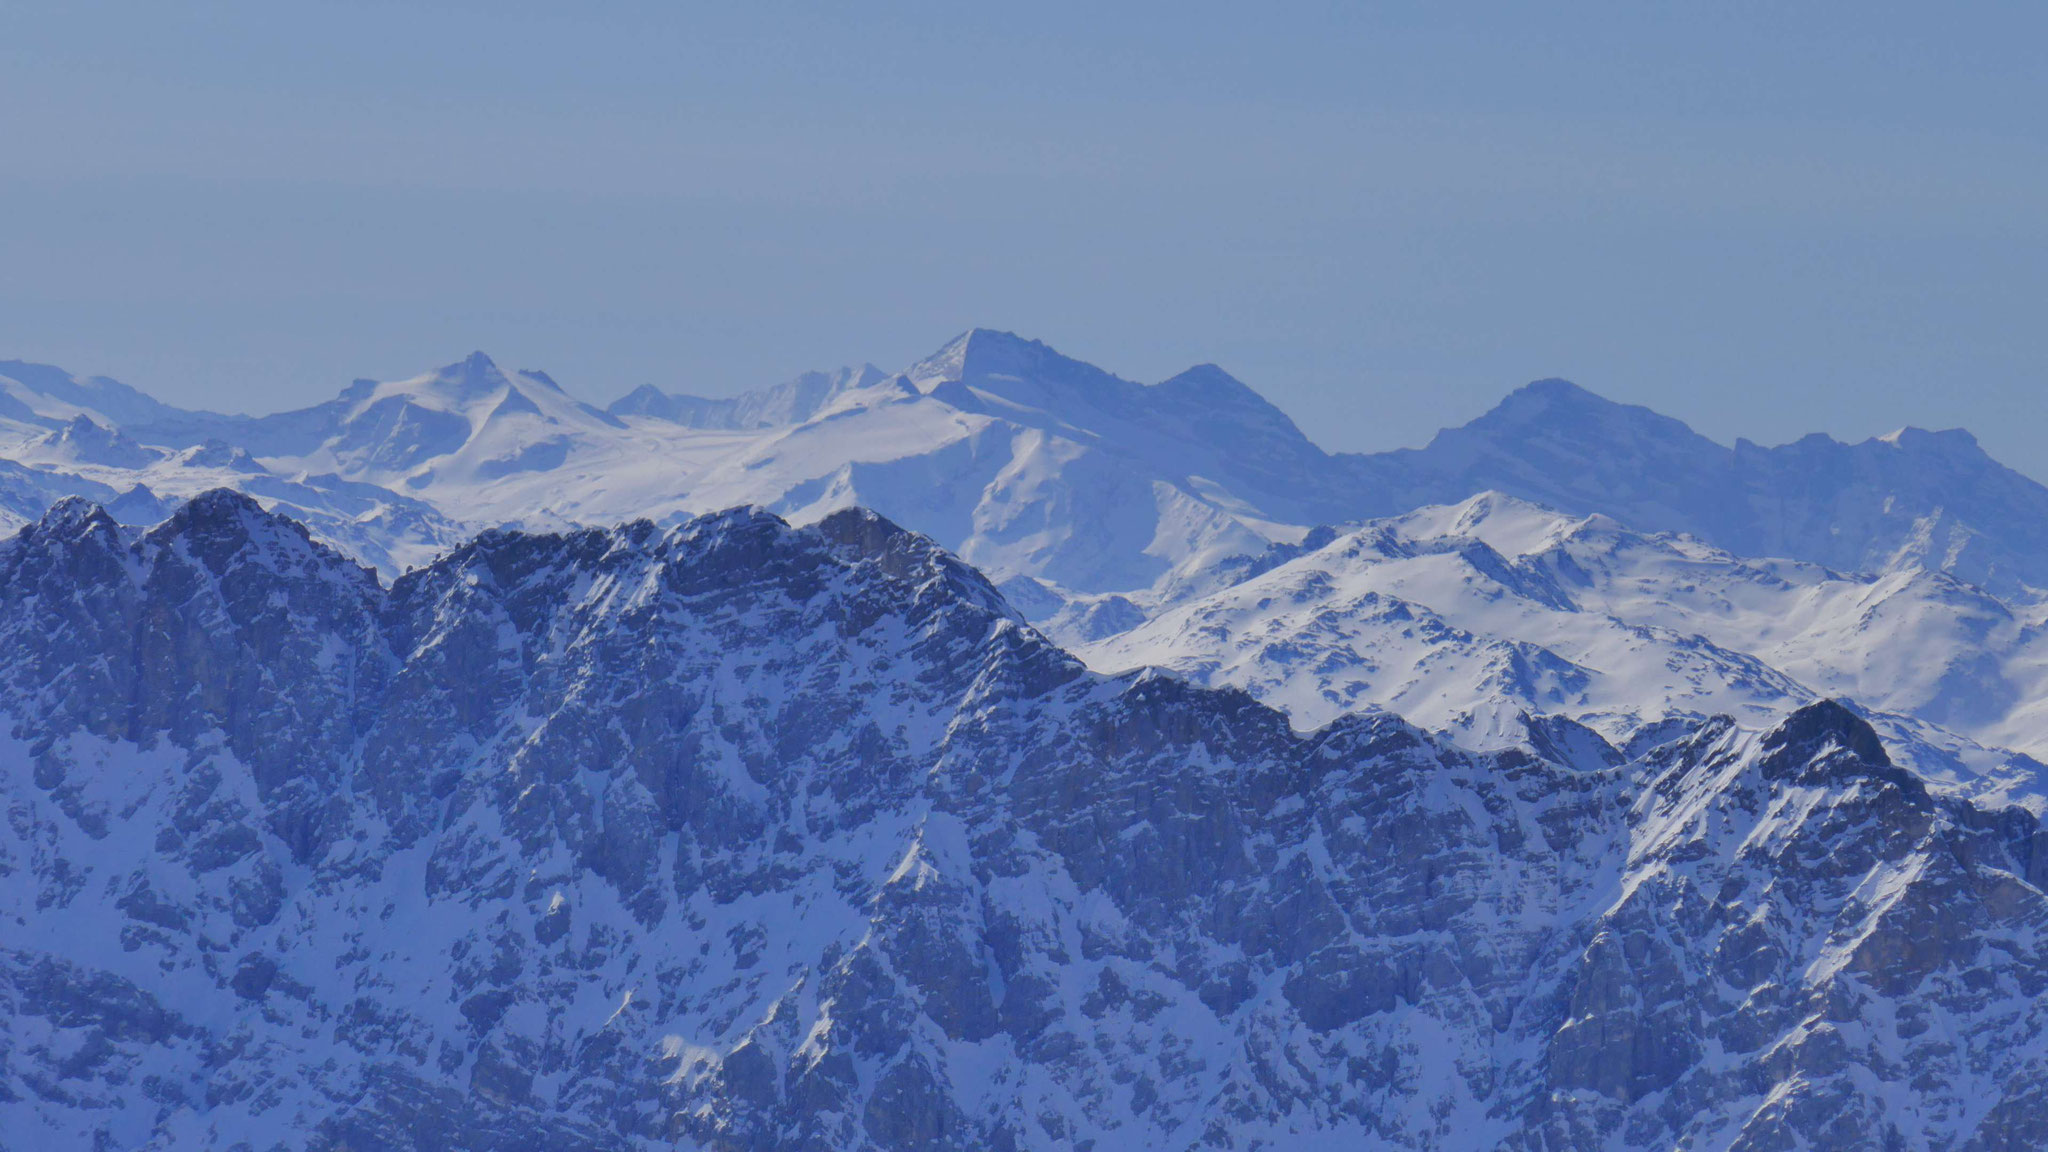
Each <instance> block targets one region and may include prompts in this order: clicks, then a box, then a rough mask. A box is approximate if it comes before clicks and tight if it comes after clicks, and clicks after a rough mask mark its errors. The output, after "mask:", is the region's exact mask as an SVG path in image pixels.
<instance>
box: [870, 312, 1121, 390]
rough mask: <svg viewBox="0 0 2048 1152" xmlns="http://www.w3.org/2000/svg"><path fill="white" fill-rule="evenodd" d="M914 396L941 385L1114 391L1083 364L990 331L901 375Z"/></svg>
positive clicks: (965, 338)
mask: <svg viewBox="0 0 2048 1152" xmlns="http://www.w3.org/2000/svg"><path fill="white" fill-rule="evenodd" d="M906 375H908V376H909V377H910V379H911V381H912V382H913V383H915V384H916V385H917V386H918V387H919V388H920V390H922V391H927V392H928V391H930V390H931V389H932V388H933V387H934V386H936V385H938V384H940V383H944V382H947V381H956V380H957V381H965V382H972V381H977V380H1004V379H1013V380H1047V379H1061V380H1066V379H1075V380H1079V379H1083V378H1085V379H1088V380H1090V381H1099V382H1104V383H1109V384H1111V385H1112V386H1114V384H1115V383H1117V382H1118V381H1117V378H1116V377H1115V376H1112V375H1110V374H1109V373H1107V372H1104V371H1103V370H1102V369H1100V368H1097V367H1095V366H1094V365H1092V364H1089V363H1086V362H1085V361H1081V360H1076V359H1074V358H1072V357H1070V356H1063V355H1061V354H1060V353H1059V352H1058V351H1056V350H1054V349H1053V348H1052V347H1051V346H1050V345H1048V344H1046V343H1045V342H1044V341H1041V340H1030V339H1026V338H1025V337H1022V336H1019V335H1017V334H1016V333H1014V332H1003V331H999V330H997V329H994V328H971V329H969V330H967V331H966V332H963V333H961V334H960V335H959V336H958V337H955V338H954V339H953V340H952V341H951V342H950V343H948V344H947V345H946V346H945V347H943V348H941V349H939V350H938V351H937V352H934V353H932V354H931V355H930V356H927V357H925V358H924V359H923V360H921V361H919V362H918V363H917V364H916V366H914V367H912V368H911V369H910V371H909V372H908V373H906Z"/></svg>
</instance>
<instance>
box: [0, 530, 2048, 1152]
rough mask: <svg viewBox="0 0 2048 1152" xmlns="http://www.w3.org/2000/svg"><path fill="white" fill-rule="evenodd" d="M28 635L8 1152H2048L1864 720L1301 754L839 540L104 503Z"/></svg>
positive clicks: (1974, 888)
mask: <svg viewBox="0 0 2048 1152" xmlns="http://www.w3.org/2000/svg"><path fill="white" fill-rule="evenodd" d="M0 641H4V645H5V646H4V648H0V652H4V653H5V658H4V662H0V700H4V704H5V711H6V712H7V713H8V732H7V735H6V739H5V741H4V742H0V781H4V788H5V803H6V806H7V824H6V827H5V830H4V833H0V926H4V934H0V1005H4V1009H0V1027H4V1031H0V1146H5V1147H8V1148H67V1147H122V1148H142V1147H151V1148H188V1147H190V1148H197V1147H247V1148H252V1149H267V1148H273V1147H285V1148H297V1147H314V1148H326V1149H343V1148H346V1149H377V1148H393V1149H401V1148H402V1149H428V1148H435V1149H469V1148H478V1149H482V1148H491V1149H512V1148H519V1149H570V1148H576V1149H584V1148H620V1149H628V1148H633V1149H638V1148H656V1147H671V1146H679V1147H685V1148H689V1147H698V1148H716V1149H799V1148H801V1149H934V1148H959V1149H967V1148H1029V1149H1054V1148H1062V1149H1063V1148H1097V1149H1108V1148H1110V1147H1130V1148H1159V1149H1191V1148H1256V1147H1265V1148H1315V1147H1359V1146H1387V1147H1409V1148H1443V1149H1465V1148H1470V1149H1479V1148H1496V1147H1508V1148H1526V1149H1535V1148H1594V1147H1645V1146H1688V1147H1733V1148H1742V1149H1764V1148H1787V1147H1812V1148H1867V1147H1906V1148H1923V1147H1924V1148H1958V1149H1960V1148H1972V1149H1976V1148H1982V1149H1991V1148H2017V1147H2032V1146H2038V1145H2039V1144H2040V1143H2041V1142H2042V1141H2043V1140H2044V1139H2048V1067H2044V1061H2048V1051H2044V1048H2043V1044H2042V1025H2043V1023H2044V1017H2048V1007H2043V1006H2042V1005H2043V1003H2044V1002H2043V1001H2041V1000H2040V996H2041V993H2042V992H2043V991H2044V990H2048V957H2044V956H2043V954H2042V952H2041V929H2042V926H2043V923H2044V913H2048V905H2044V903H2043V900H2042V893H2041V884H2042V882H2043V880H2044V876H2048V856H2044V855H2043V852H2042V849H2043V847H2044V845H2048V841H2044V840H2043V838H2042V836H2041V833H2040V829H2039V825H2038V822H2037V820H2036V819H2035V818H2034V817H2033V816H2031V815H2029V814H2027V813H2025V812H2024V811H2021V810H2018V809H2013V808H2006V809H1998V810H1987V809H1981V808H1978V807H1975V806H1973V805H1971V804H1968V803H1965V802H1962V801H1959V800H1953V799H1944V798H1940V797H1936V796H1933V795H1930V794H1929V792H1928V791H1927V789H1926V788H1925V787H1924V786H1923V785H1922V784H1921V783H1920V781H1918V780H1917V779H1916V778H1914V777H1913V776H1912V775H1911V774H1909V773H1906V772H1904V771H1902V770H1900V769H1899V768H1897V767H1895V766H1894V765H1892V764H1891V763H1890V762H1889V760H1888V758H1887V756H1886V754H1885V751H1884V748H1883V747H1882V745H1881V744H1880V742H1879V741H1878V740H1877V739H1876V737H1875V736H1874V734H1873V733H1872V731H1871V729H1870V728H1869V727H1868V726H1867V725H1866V724H1865V723H1863V722H1862V721H1861V720H1860V719H1859V718H1858V717H1856V716H1855V715H1854V714H1852V713H1851V712H1849V711H1848V710H1846V709H1844V708H1842V707H1840V706H1838V705H1835V704H1832V703H1827V702H1823V703H1818V704H1814V705H1811V706H1808V707H1806V708H1803V709H1801V710H1800V711H1798V712H1796V713H1795V714H1793V715H1792V716H1791V717H1790V718H1789V719H1787V720H1786V721H1784V722H1783V723H1782V724H1781V725H1779V726H1778V727H1776V728H1775V729H1774V730H1772V731H1769V732H1766V733H1759V732H1755V731H1748V730H1744V729H1741V728H1738V727H1736V726H1735V725H1733V724H1732V723H1729V722H1726V721H1711V722H1708V723H1705V724H1701V725H1691V726H1675V727H1672V728H1670V729H1668V730H1666V731H1663V732H1660V733H1658V734H1657V735H1656V736H1655V737H1654V738H1651V737H1647V736H1646V737H1645V738H1644V739H1643V740H1641V741H1640V742H1639V745H1638V746H1635V747H1631V748H1628V749H1623V750H1616V749H1613V748H1611V747H1609V746H1607V745H1606V744H1604V743H1603V742H1602V741H1600V740H1599V739H1598V738H1597V737H1595V736H1593V735H1592V734H1591V733H1590V732H1589V731H1587V730H1585V729H1582V728H1579V727H1577V726H1576V725H1572V724H1569V723H1566V722H1560V721H1555V720H1550V721H1532V722H1531V724H1530V728H1529V739H1528V740H1527V741H1526V746H1525V747H1522V748H1517V749H1510V750H1505V751H1501V752H1495V753H1489V754H1477V753H1472V752H1469V751H1463V750H1460V749H1458V748H1456V747H1454V746H1452V745H1451V744H1449V743H1448V742H1446V741H1445V740H1443V739H1440V738H1438V737H1436V736H1433V735H1430V734H1429V733H1426V732H1423V731H1420V730H1417V729H1415V728H1413V727H1411V726H1409V725H1406V724H1404V723H1402V722H1401V721H1399V720H1397V719H1394V718H1392V717H1386V716H1380V717H1372V718H1365V717H1350V718H1346V719H1343V720H1339V721H1337V722H1336V723H1333V724H1331V725H1330V726H1328V727H1326V728H1324V729H1322V730H1320V731H1318V732H1315V733H1313V734H1310V735H1305V736H1304V735H1298V734H1296V733H1294V732H1293V731H1292V730H1291V729H1290V728H1289V726H1288V724H1287V723H1286V721H1285V720H1284V719H1283V718H1282V717H1281V715H1280V714H1278V713H1276V712H1273V711H1271V710H1268V709H1267V708H1265V707H1263V706H1261V705H1258V704H1256V703H1254V702H1253V701H1251V700H1250V699H1249V698H1248V697H1246V696H1244V695H1242V694H1240V693H1236V692H1230V691H1216V690H1208V689H1200V688H1195V687H1191V686H1189V685H1187V684H1185V683H1182V682H1180V681H1178V680H1175V679H1172V678H1169V677H1165V676H1161V675H1158V674H1139V675H1134V676H1127V677H1120V678H1105V677H1101V676H1097V675H1092V674H1089V673H1087V672H1085V671H1084V670H1083V669H1082V668H1081V667H1080V666H1079V664H1078V663H1077V662H1075V661H1074V660H1073V659H1072V658H1070V657H1068V656H1067V655H1066V654H1064V653H1063V652H1061V651H1059V650H1058V649H1057V648H1055V647H1053V646H1052V645H1050V644H1049V643H1047V642H1046V641H1044V640H1043V639H1042V638H1041V637H1040V636H1039V635H1038V634H1037V633H1035V632H1034V631H1033V630H1031V629H1030V628H1029V627H1027V626H1025V625H1023V624H1022V623H1021V622H1020V620H1019V619H1018V618H1017V616H1016V615H1015V614H1014V613H1013V612H1012V611H1011V610H1010V609H1009V608H1008V607H1007V605H1006V604H1005V603H1004V602H1003V600H1002V598H1001V597H1000V596H999V595H997V594H996V592H995V591H994V590H993V588H992V587H991V586H990V585H989V584H988V583H987V582H986V581H985V580H983V579H982V578H981V577H979V576H978V575H977V574H976V573H974V572H973V570H971V569H969V568H966V567H965V566H963V565H961V564H959V563H958V562H957V561H955V560H953V559H952V558H951V557H950V556H948V555H947V554H945V553H944V552H942V551H940V550H938V549H937V548H935V547H934V546H932V545H931V544H930V543H929V542H928V541H926V540H924V539H923V538H921V537H918V536H915V535H913V534H910V533H907V532H904V531H902V530H900V529H897V528H895V527H894V526H893V525H891V524H889V523H888V522H886V521H884V520H881V519H880V518H878V517H875V516H873V515H872V514H869V513H865V512H861V511H858V510H855V511H848V512H844V513H840V514H837V515H834V516H831V517H828V518H826V519H824V520H822V521H821V522H819V523H818V524H816V525H814V526H812V527H809V528H803V529H796V528H791V527H790V526H788V525H786V524H785V523H783V522H782V521H780V520H777V519H776V518H774V517H772V516H768V515H765V514H762V513H759V512H732V513H725V514H719V515H713V516H707V517H704V518H700V519H696V520H693V521H690V522H687V523H685V524H682V525H679V526H677V527H675V528H672V529H669V530H665V531H664V530H658V529H656V528H655V527H654V526H652V525H648V524H644V523H642V524H632V525H626V526H623V527H620V528H617V529H612V530H585V531H580V532H575V533H570V534H566V535H524V534H519V533H511V532H494V533H487V534H485V535H484V536H482V537H480V538H478V539H476V540H475V541H473V542H471V543H469V544H467V545H464V546H463V547H461V548H459V549H457V550H456V551H455V552H453V553H452V554H450V555H449V556H447V557H446V558H444V559H443V560H441V561H439V562H437V563H435V564H433V565H431V566H429V567H426V568H424V569H421V570H418V571H415V572H413V573H411V574H409V575H407V576H405V577H403V578H401V579H400V580H398V581H397V582H396V583H395V584H394V585H392V586H391V587H389V588H388V589H387V588H385V587H383V586H381V585H380V584H379V583H378V581H377V580H376V579H375V577H374V576H373V575H372V574H371V573H369V572H368V571H367V570H365V569H362V568H360V567H358V566H356V565H355V564H354V563H353V562H351V561H348V560H346V559H344V558H343V557H341V556H339V555H337V554H335V553H333V552H331V551H329V550H327V549H325V548H324V547H322V546H320V545H318V544H316V543H314V542H312V541H311V540H310V538H309V537H308V535H307V534H306V532H305V531H304V530H303V529H302V528H300V527H299V526H297V525H296V524H294V523H292V522H290V521H287V520H284V519H282V518H279V517H275V516H271V515H268V514H265V513H264V512H262V511H261V510H260V509H259V508H258V507H257V506H256V505H255V504H254V503H253V502H251V501H249V500H248V499H246V498H244V497H240V496H237V495H234V494H231V493H227V492H216V493H210V494H208V495H205V496H203V497H201V498H199V499H197V500H195V501H193V502H191V503H190V504H188V505H186V506H184V507H182V508H180V509H179V510H178V511H177V512H176V513H175V514H174V515H173V516H172V517H171V518H170V519H168V520H167V521H165V522H164V523H162V524H160V525H158V526H157V527H155V528H153V529H151V530H149V531H148V532H146V533H141V534H136V533H132V532H128V531H124V530H123V529H121V528H120V527H118V526H117V525H116V524H115V522H114V521H113V520H112V519H111V518H110V517H108V516H107V515H106V514H104V513H103V512H101V511H100V510H99V509H97V508H96V507H94V506H92V505H89V504H87V503H85V502H82V501H72V502H67V503H64V504H61V505H59V506H58V507H57V508H55V509H53V510H52V511H51V512H50V513H49V514H48V515H47V516H45V517H44V518H43V519H42V520H40V521H39V522H38V523H36V524H34V525H31V526H30V527H28V528H27V529H25V530H24V531H23V532H22V533H21V534H20V535H19V536H17V537H16V538H15V539H13V540H12V541H11V542H8V543H7V544H5V545H4V546H0ZM1651 745H1654V746H1651Z"/></svg>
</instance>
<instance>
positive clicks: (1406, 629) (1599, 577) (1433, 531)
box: [1081, 493, 2048, 771]
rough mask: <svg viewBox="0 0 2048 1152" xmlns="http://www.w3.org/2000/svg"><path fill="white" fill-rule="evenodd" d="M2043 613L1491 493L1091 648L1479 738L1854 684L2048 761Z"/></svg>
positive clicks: (1380, 530)
mask: <svg viewBox="0 0 2048 1152" xmlns="http://www.w3.org/2000/svg"><path fill="white" fill-rule="evenodd" d="M2043 615H2044V612H2043V610H2042V609H2041V608H2040V607H2039V606H2038V605H2036V606H2020V607H2015V606H2012V605H2008V604H2006V603H2004V602H2001V601H1999V600H1997V599H1996V598H1994V597H1992V596H1990V595H1988V594H1986V593H1984V592H1982V591H1980V590H1977V589H1974V588H1971V587H1968V586H1967V585H1963V584H1961V583H1959V582H1957V581H1956V580H1954V579H1952V578H1950V577H1948V576H1946V575H1944V574H1941V573H1930V572H1926V571H1921V570H1917V569H1913V568H1908V569H1905V570H1902V571H1897V572H1892V573H1888V574H1885V575H1881V576H1870V575H1855V574H1843V573H1839V572H1835V571H1831V570H1829V569H1825V568H1822V567H1819V566H1817V565H1812V564H1802V563H1798V562H1795V561H1753V560H1745V559H1742V558H1740V557H1736V556H1732V555H1730V554H1728V553H1726V552H1722V551H1720V550H1718V549H1715V548H1712V547H1709V546H1707V545H1704V544H1701V543H1699V542H1697V541H1695V540H1691V539H1689V538H1684V537H1674V536H1669V535H1655V536H1652V535H1645V534H1643V533H1638V532H1633V531H1630V530H1628V529H1625V528H1622V527H1621V526H1620V525H1618V524H1617V523H1615V522H1614V521H1613V520H1611V519H1608V518H1607V517H1604V516H1591V517H1578V516H1567V515H1564V514H1562V513H1559V512H1555V511H1552V510H1550V509H1546V508H1542V507H1539V506H1536V505H1532V504H1528V503H1525V502H1522V501H1518V500H1514V499H1511V498H1508V497H1504V496H1500V495H1498V494H1493V493H1489V494H1484V495H1481V496H1478V497H1474V498H1473V499H1471V500H1468V501H1465V502H1463V503H1460V504H1456V505H1450V506H1443V507H1433V508H1425V509H1421V510H1418V511H1416V512H1413V513H1410V514H1408V515H1405V516H1400V517H1395V518H1392V519H1388V520H1384V521H1376V522H1373V523H1370V524H1368V525H1366V526H1365V527H1363V528H1361V529H1359V530H1357V531H1355V532H1352V533H1349V534H1346V535H1344V536H1342V537H1339V538H1337V539H1336V540H1334V541H1333V542H1331V543H1329V544H1327V545H1326V546H1324V547H1323V548H1321V549H1319V550H1316V551H1314V552H1311V553H1309V554H1306V555H1303V556H1301V557H1298V558H1296V559H1294V560H1291V561H1289V562H1287V563H1284V564H1282V565H1280V566H1278V567H1276V568H1273V569H1271V570H1269V571H1266V572H1264V573H1262V574H1259V575H1257V576H1254V577H1252V578H1250V579H1248V580H1246V581H1244V582H1242V583H1240V584H1236V585H1234V586H1230V587H1227V588H1224V589H1222V590H1220V591H1216V592H1212V593H1210V594H1208V595H1205V596H1202V597H1199V598H1197V599H1194V600H1191V601H1190V602H1188V603H1185V604H1181V605H1179V606H1176V607H1174V608H1172V609H1170V610H1168V611H1166V612H1164V613H1162V614H1161V615H1159V616H1158V617H1156V618H1154V619H1152V620H1150V621H1148V622H1146V623H1145V624H1143V625H1141V626H1139V627H1138V628H1136V629H1134V630H1132V631H1130V632H1127V633H1124V634H1121V635H1118V636H1114V637H1111V638H1108V639H1105V640H1102V641H1098V642H1096V643H1093V644H1090V645H1087V646H1085V647H1084V648H1082V649H1081V652H1082V654H1083V655H1084V656H1085V657H1086V658H1087V659H1088V661H1089V662H1090V663H1091V664H1092V665H1093V666H1095V667H1097V668H1102V669H1109V670H1119V669H1123V668H1130V667H1137V666H1143V665H1156V666H1159V667H1166V668H1172V669H1175V670H1177V671H1180V672H1183V673H1185V674H1187V675H1190V676H1193V677H1195V678H1197V679H1199V680H1202V681H1203V682H1206V683H1212V684H1217V685H1224V684H1228V685H1234V686H1237V687H1242V688H1245V689H1247V690H1249V691H1251V692H1253V693H1254V694H1255V695H1257V696H1259V697H1260V698H1261V699H1263V700H1266V701H1268V702H1269V703H1272V704H1275V705H1277V706H1279V707H1282V708H1284V709H1285V710H1287V711H1288V712H1289V713H1290V714H1291V715H1292V716H1294V717H1295V719H1296V721H1297V722H1298V723H1300V724H1302V725H1305V726H1314V725H1319V724H1322V723H1325V722H1327V721H1329V720H1330V719H1332V718H1334V717H1335V716H1338V715H1341V714H1342V713H1345V712H1348V711H1354V710H1358V709H1361V708H1368V707H1372V708H1385V709H1389V710H1392V711H1396V712H1399V713H1401V714H1403V715H1406V716H1409V717H1410V718H1412V719H1414V720H1416V721H1417V722H1419V723H1423V724H1427V725H1431V726H1436V727H1443V728H1452V729H1456V730H1459V731H1460V732H1463V733H1465V734H1466V738H1468V739H1476V740H1478V741H1480V742H1482V743H1484V742H1486V741H1489V740H1496V739H1500V738H1509V739H1513V738H1518V737H1519V734H1520V732H1521V730H1522V729H1521V722H1520V714H1521V713H1522V712H1525V711H1526V712H1532V713H1555V714H1561V715H1566V716H1571V717H1575V718H1578V719H1580V720H1582V721H1584V722H1586V723H1589V724H1592V725H1593V726H1595V727H1596V728H1599V729H1600V730H1602V731H1603V732H1605V733H1607V734H1608V736H1609V737H1610V738H1613V739H1616V740H1624V739H1626V738H1628V736H1629V735H1630V734H1631V733H1633V732H1635V731H1636V730H1638V729H1640V728H1641V727H1643V726H1644V725H1646V724H1650V723H1654V722H1655V721H1657V720H1658V719H1661V718H1663V717H1666V716H1669V715H1674V714H1677V715H1701V714H1712V713H1728V714H1731V715H1734V716H1737V717H1739V718H1742V719H1743V720H1744V721H1745V722H1747V723H1752V724H1763V723H1768V722H1769V721H1770V720H1771V719H1772V718H1774V717H1776V716H1778V715H1782V714H1783V713H1784V711H1785V710H1786V709H1788V708H1790V707H1794V706H1797V705H1799V704H1803V703H1805V702H1807V701H1810V700H1812V699H1815V698H1817V697H1819V696H1845V697H1852V698H1854V699H1855V700H1857V701H1859V702H1860V703H1862V704H1863V705H1865V706H1867V707H1870V708H1873V709H1880V710H1883V711H1885V712H1889V713H1895V714H1898V715H1900V716H1902V717H1907V718H1912V719H1915V720H1917V721H1920V722H1922V723H1923V724H1924V727H1921V728H1919V729H1918V730H1917V732H1916V733H1915V735H1916V737H1917V738H1920V739H1925V740H1928V741H1930V742H1932V743H1933V744H1935V745H1940V746H1946V747H1949V748H1950V749H1951V751H1957V752H1962V753H1965V754H1966V758H1968V759H1970V760H1971V761H1973V762H1976V763H1979V764H1980V765H1982V764H1985V763H1988V762H1987V761H1986V760H1985V759H1984V758H1983V757H1982V756H1981V755H1979V754H1978V753H1977V752H1976V751H1974V750H1970V749H1967V748H1965V747H1964V746H1963V745H1962V744H1959V743H1957V742H1956V741H1954V740H1953V739H1950V738H1948V737H1945V736H1944V735H1943V734H1942V733H1941V732H1940V731H1937V730H1936V729H1937V728H1939V729H1946V730H1948V731H1950V732H1953V733H1956V734H1959V735H1961V736H1963V737H1967V738H1969V740H1971V741H1974V742H1976V743H1979V744H1982V745H1988V746H1992V747H2004V748H2014V749H2018V750H2020V751H2023V752H2028V753H2031V754H2033V755H2035V756H2044V755H2048V713H2044V711H2043V706H2042V704H2041V703H2040V701H2041V700H2042V698H2043V696H2044V695H2048V642H2044V639H2043V628H2042V623H2043V621H2042V617H2043ZM1906 731H1907V729H1900V730H1899V731H1898V732H1897V733H1895V734H1896V735H1901V736H1903V735H1905V733H1906ZM1994 759H1995V758H1994ZM2032 767H2033V766H2031V765H2021V766H2020V768H2021V770H2022V771H2028V770H2031V768H2032Z"/></svg>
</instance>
